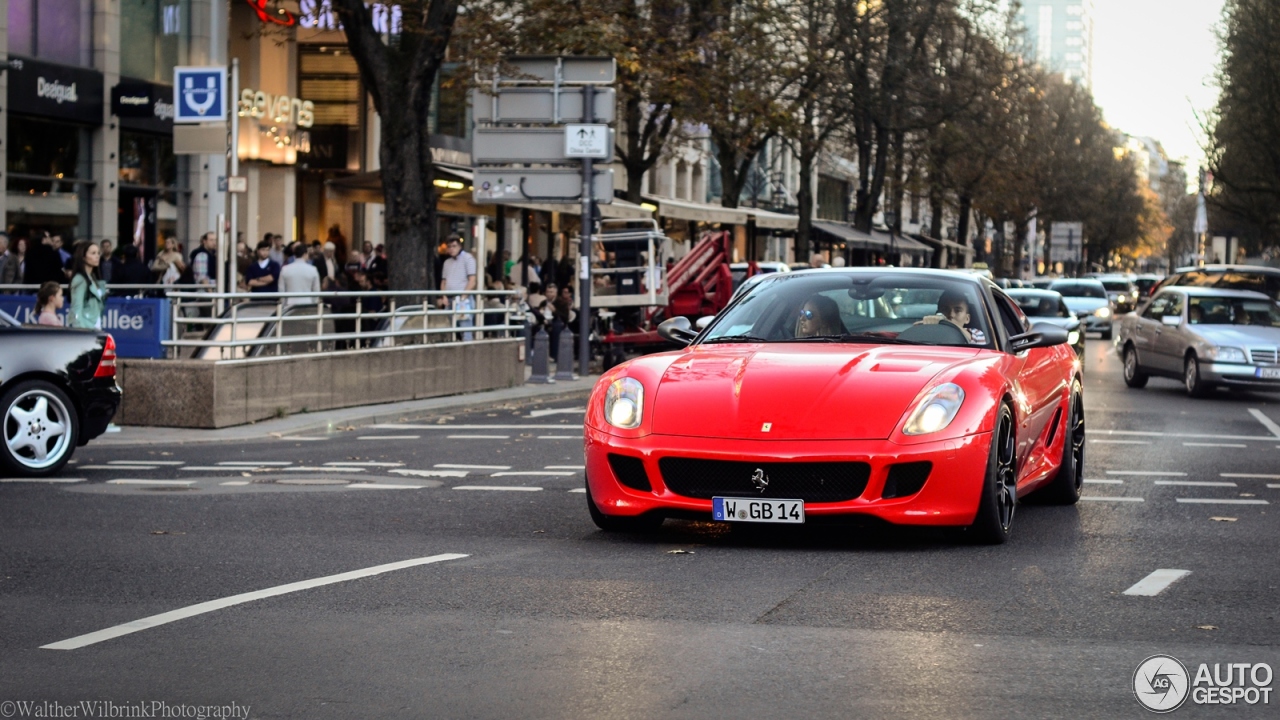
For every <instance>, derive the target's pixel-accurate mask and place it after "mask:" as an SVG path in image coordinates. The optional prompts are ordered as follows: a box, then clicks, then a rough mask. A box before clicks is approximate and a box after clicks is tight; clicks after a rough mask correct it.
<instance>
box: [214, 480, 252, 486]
mask: <svg viewBox="0 0 1280 720" xmlns="http://www.w3.org/2000/svg"><path fill="white" fill-rule="evenodd" d="M218 484H219V485H226V486H228V487H242V486H244V485H250V484H251V483H250V482H249V481H248V480H228V481H226V482H224V483H218Z"/></svg>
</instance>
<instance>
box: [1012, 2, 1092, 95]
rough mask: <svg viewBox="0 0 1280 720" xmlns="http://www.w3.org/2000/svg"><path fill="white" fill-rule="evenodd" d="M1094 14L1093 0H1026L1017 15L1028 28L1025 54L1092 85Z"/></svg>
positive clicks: (1075, 79) (1038, 62) (1045, 66)
mask: <svg viewBox="0 0 1280 720" xmlns="http://www.w3.org/2000/svg"><path fill="white" fill-rule="evenodd" d="M1093 17H1094V4H1093V0H1026V2H1024V3H1023V4H1022V6H1021V15H1020V19H1021V22H1022V25H1023V27H1025V28H1026V31H1027V36H1026V41H1027V45H1026V48H1027V58H1028V59H1029V60H1032V61H1034V62H1036V63H1037V64H1039V65H1040V66H1041V67H1043V68H1045V69H1047V70H1050V71H1053V72H1059V73H1062V75H1063V77H1065V78H1066V79H1067V80H1070V81H1074V82H1079V83H1081V84H1083V85H1084V86H1085V87H1092V86H1093Z"/></svg>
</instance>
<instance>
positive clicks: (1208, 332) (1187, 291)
mask: <svg viewBox="0 0 1280 720" xmlns="http://www.w3.org/2000/svg"><path fill="white" fill-rule="evenodd" d="M1116 327H1117V333H1116V339H1115V345H1116V352H1117V353H1119V355H1120V357H1121V358H1123V360H1124V381H1125V384H1126V385H1128V386H1129V387H1131V388H1141V387H1144V386H1146V384H1147V378H1148V377H1150V376H1151V375H1162V376H1166V377H1171V378H1175V379H1181V380H1182V382H1183V383H1184V384H1185V385H1186V388H1187V394H1189V395H1191V396H1192V397H1201V396H1203V395H1206V394H1207V393H1208V392H1209V391H1211V390H1212V389H1213V388H1215V387H1218V386H1227V387H1233V388H1244V389H1249V390H1263V391H1271V392H1280V303H1277V302H1276V301H1274V300H1272V299H1271V298H1270V297H1268V296H1266V295H1264V294H1262V293H1259V292H1252V291H1248V290H1219V289H1216V288H1205V287H1186V286H1175V287H1165V288H1162V289H1161V290H1159V291H1158V292H1157V293H1156V295H1155V297H1153V298H1152V299H1151V301H1150V302H1149V303H1148V304H1147V305H1145V306H1144V307H1142V308H1140V309H1139V310H1138V311H1137V312H1134V313H1131V314H1129V315H1126V316H1124V317H1123V318H1121V319H1120V320H1118V321H1117V323H1116Z"/></svg>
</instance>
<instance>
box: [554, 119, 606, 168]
mask: <svg viewBox="0 0 1280 720" xmlns="http://www.w3.org/2000/svg"><path fill="white" fill-rule="evenodd" d="M564 156H565V157H570V158H592V159H593V160H609V159H612V158H613V131H611V130H610V129H609V126H608V125H566V126H565V128H564Z"/></svg>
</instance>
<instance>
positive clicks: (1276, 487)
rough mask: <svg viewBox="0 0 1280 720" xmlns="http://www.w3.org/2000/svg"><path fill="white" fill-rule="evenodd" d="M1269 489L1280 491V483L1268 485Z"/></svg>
mask: <svg viewBox="0 0 1280 720" xmlns="http://www.w3.org/2000/svg"><path fill="white" fill-rule="evenodd" d="M1267 487H1269V488H1271V489H1272V490H1280V483H1267Z"/></svg>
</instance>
